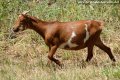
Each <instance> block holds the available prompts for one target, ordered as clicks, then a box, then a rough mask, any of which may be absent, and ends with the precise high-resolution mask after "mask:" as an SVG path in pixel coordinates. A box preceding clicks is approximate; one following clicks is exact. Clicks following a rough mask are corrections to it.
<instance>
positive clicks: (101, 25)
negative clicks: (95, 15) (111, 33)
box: [97, 20, 104, 29]
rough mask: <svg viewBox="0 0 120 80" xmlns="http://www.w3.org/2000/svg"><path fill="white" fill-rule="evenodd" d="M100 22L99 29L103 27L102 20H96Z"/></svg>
mask: <svg viewBox="0 0 120 80" xmlns="http://www.w3.org/2000/svg"><path fill="white" fill-rule="evenodd" d="M97 21H98V22H99V24H100V29H102V28H103V27H104V21H101V20H97Z"/></svg>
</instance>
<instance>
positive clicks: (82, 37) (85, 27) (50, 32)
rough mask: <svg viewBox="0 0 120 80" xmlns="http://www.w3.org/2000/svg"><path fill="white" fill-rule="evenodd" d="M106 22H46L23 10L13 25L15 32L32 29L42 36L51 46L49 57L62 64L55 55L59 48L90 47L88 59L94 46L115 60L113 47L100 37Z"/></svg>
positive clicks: (76, 48)
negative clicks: (105, 43) (108, 45)
mask: <svg viewBox="0 0 120 80" xmlns="http://www.w3.org/2000/svg"><path fill="white" fill-rule="evenodd" d="M103 26H104V24H103V21H97V20H80V21H74V22H59V21H54V22H46V21H42V20H39V19H38V18H36V17H33V16H30V15H27V12H23V13H22V14H20V15H19V17H18V19H17V21H16V22H15V25H14V27H13V31H14V32H18V31H23V30H26V29H32V30H34V31H36V32H37V33H38V34H39V35H41V36H42V38H43V39H44V41H45V43H46V45H47V46H48V47H49V53H48V58H49V60H50V61H54V62H55V63H56V64H58V65H59V66H61V62H60V61H59V60H57V59H55V58H54V57H53V56H54V54H55V52H56V50H57V49H58V48H62V49H66V50H80V49H83V48H86V47H87V48H88V54H87V58H86V61H87V62H88V61H90V60H91V59H92V57H93V47H94V46H97V47H98V48H100V49H102V50H103V51H105V52H106V53H107V54H108V56H109V57H110V59H111V60H112V61H113V62H115V61H116V60H115V58H114V56H113V54H112V52H111V49H110V48H109V47H107V46H106V45H104V44H103V42H102V41H101V38H100V34H101V31H102V28H103Z"/></svg>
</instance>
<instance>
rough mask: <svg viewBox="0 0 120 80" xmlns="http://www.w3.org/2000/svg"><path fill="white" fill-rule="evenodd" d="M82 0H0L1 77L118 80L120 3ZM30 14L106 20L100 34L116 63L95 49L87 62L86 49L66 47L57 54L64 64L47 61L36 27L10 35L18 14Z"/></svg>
mask: <svg viewBox="0 0 120 80" xmlns="http://www.w3.org/2000/svg"><path fill="white" fill-rule="evenodd" d="M78 1H81V0H56V2H54V1H53V2H52V4H51V5H48V3H49V1H48V0H0V80H119V79H120V3H119V4H100V3H99V4H95V3H91V4H90V3H86V4H80V3H78ZM109 1H110V0H109ZM25 10H30V13H29V14H28V15H32V16H36V17H38V18H39V19H41V20H44V21H56V20H58V21H61V22H67V21H77V20H103V21H104V22H105V27H104V28H103V32H102V34H101V37H102V39H103V41H104V43H105V44H107V45H108V46H109V47H111V49H112V52H113V54H114V55H115V58H116V59H117V63H116V65H115V66H113V65H112V62H111V61H110V59H109V58H108V56H107V54H106V53H105V52H103V51H101V50H100V49H98V48H96V47H95V49H94V58H93V59H92V61H91V62H90V63H85V62H84V60H85V58H86V55H87V49H84V50H79V51H67V50H62V49H59V50H58V51H57V54H56V57H57V58H58V59H60V60H61V61H62V63H63V64H64V66H63V68H62V69H59V68H58V66H56V65H55V64H54V63H53V65H51V66H46V64H47V53H48V48H47V46H46V45H45V44H44V41H43V39H42V38H41V37H40V36H39V35H38V34H37V33H36V32H34V31H32V30H26V31H24V32H21V33H19V34H17V35H16V36H17V37H16V38H13V39H11V38H10V37H9V34H10V29H11V28H12V26H13V25H14V21H15V20H16V19H17V17H18V15H19V14H20V13H22V12H23V11H25Z"/></svg>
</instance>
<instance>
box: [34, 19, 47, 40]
mask: <svg viewBox="0 0 120 80" xmlns="http://www.w3.org/2000/svg"><path fill="white" fill-rule="evenodd" d="M32 24H33V27H32V29H33V30H34V31H36V32H37V33H39V34H40V35H41V36H42V37H43V38H45V31H46V29H47V26H45V25H47V23H46V22H43V21H41V20H39V21H37V22H32Z"/></svg>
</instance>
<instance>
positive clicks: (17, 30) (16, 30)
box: [12, 28, 20, 32]
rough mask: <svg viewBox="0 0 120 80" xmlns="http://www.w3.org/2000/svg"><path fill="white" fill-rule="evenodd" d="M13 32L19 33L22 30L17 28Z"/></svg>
mask: <svg viewBox="0 0 120 80" xmlns="http://www.w3.org/2000/svg"><path fill="white" fill-rule="evenodd" d="M12 30H13V32H19V31H20V29H19V28H16V29H14V28H13V29H12Z"/></svg>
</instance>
